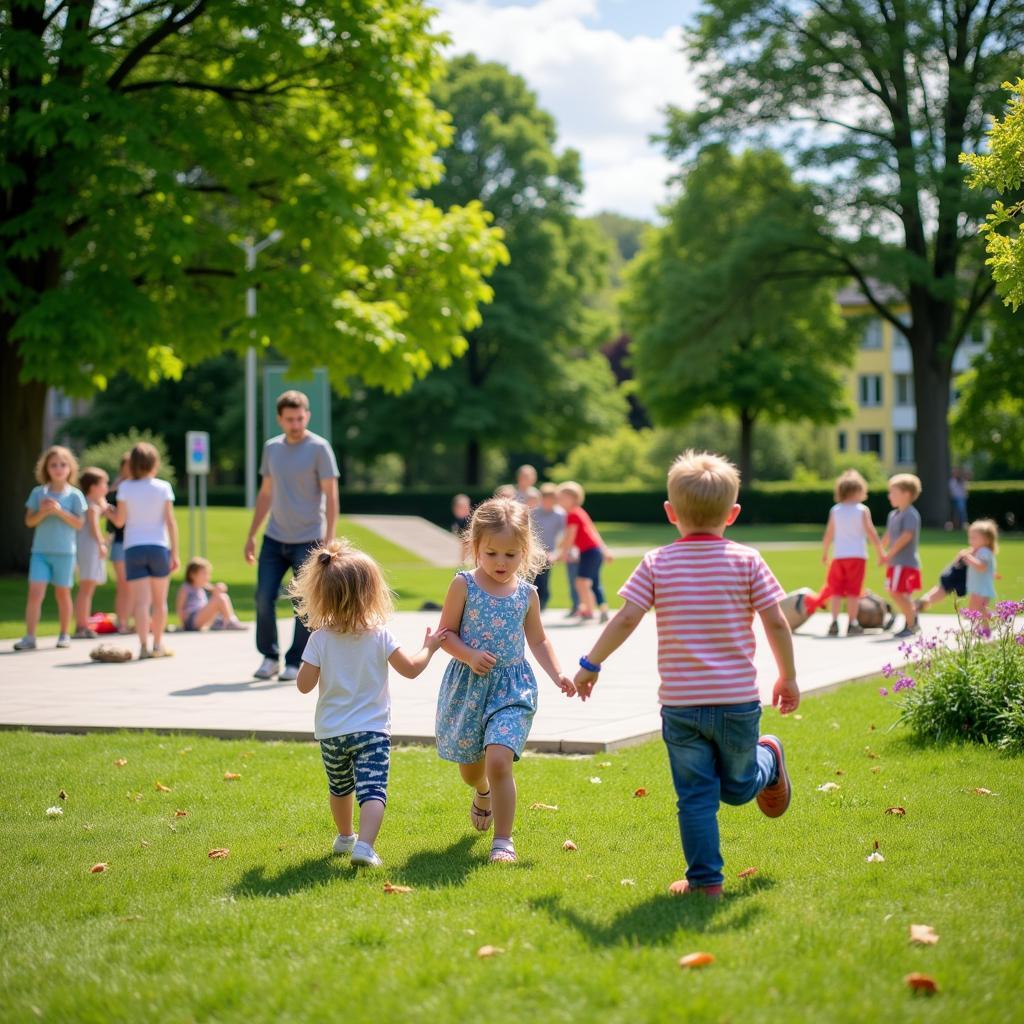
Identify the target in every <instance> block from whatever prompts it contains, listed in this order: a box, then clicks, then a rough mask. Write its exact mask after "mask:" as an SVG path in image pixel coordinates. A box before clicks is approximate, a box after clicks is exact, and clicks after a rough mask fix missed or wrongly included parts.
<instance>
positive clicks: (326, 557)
mask: <svg viewBox="0 0 1024 1024" xmlns="http://www.w3.org/2000/svg"><path fill="white" fill-rule="evenodd" d="M330 560H331V553H330V551H321V552H320V554H319V555H318V556H317V561H318V562H319V563H320V564H321V565H327V563H328V562H330Z"/></svg>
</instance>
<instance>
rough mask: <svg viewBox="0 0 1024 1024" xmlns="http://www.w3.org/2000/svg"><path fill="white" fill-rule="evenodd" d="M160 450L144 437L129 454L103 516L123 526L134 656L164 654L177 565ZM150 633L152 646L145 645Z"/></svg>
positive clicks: (175, 532) (171, 510)
mask: <svg viewBox="0 0 1024 1024" xmlns="http://www.w3.org/2000/svg"><path fill="white" fill-rule="evenodd" d="M159 469H160V454H159V453H158V452H157V450H156V448H154V447H153V446H152V445H151V444H147V443H146V442H145V441H143V442H140V443H139V444H137V445H136V446H135V447H134V448H133V449H132V450H131V452H130V453H129V455H128V471H129V473H130V479H128V480H124V481H122V482H121V483H120V484H119V485H118V488H117V507H116V508H112V509H110V510H109V511H108V513H107V518H108V519H109V520H110V521H111V522H112V523H113V524H114V525H115V526H118V527H122V526H123V527H124V570H125V577H126V578H127V580H128V585H129V587H130V588H131V592H132V604H133V607H134V612H135V632H136V633H137V634H138V637H139V660H140V661H141V660H142V659H144V658H166V657H169V656H170V655H171V654H172V653H173V652H172V651H170V650H168V648H166V647H165V646H164V642H163V639H164V629H165V628H166V627H167V589H168V587H169V586H170V577H171V573H173V572H174V571H175V569H177V568H178V526H177V523H176V522H175V521H174V491H173V490H172V488H171V485H170V484H169V483H168V482H167V481H166V480H157V479H156V474H157V470H159ZM151 632H152V636H153V646H152V648H150V646H149V637H150V633H151Z"/></svg>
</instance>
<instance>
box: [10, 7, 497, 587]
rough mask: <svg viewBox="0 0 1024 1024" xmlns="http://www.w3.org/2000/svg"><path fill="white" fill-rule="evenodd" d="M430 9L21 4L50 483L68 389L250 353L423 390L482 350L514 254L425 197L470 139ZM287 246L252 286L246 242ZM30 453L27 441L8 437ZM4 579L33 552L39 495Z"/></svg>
mask: <svg viewBox="0 0 1024 1024" xmlns="http://www.w3.org/2000/svg"><path fill="white" fill-rule="evenodd" d="M431 16H432V15H431V12H430V11H429V9H428V8H426V7H425V6H424V5H423V4H422V3H421V2H420V0H392V2H389V3H388V4H376V3H372V2H370V0H253V2H251V3H246V4H240V3H232V2H230V0H166V2H161V0H154V2H141V0H112V2H109V3H96V2H95V0H0V36H2V37H3V40H4V44H3V46H2V47H0V382H2V383H0V428H2V435H3V437H4V438H5V444H4V445H3V448H2V450H0V469H2V472H3V476H4V479H6V480H7V481H9V484H10V485H11V486H12V487H13V488H14V489H15V491H16V492H20V491H21V489H22V488H27V486H28V481H29V477H30V475H31V466H32V463H33V460H34V459H35V458H36V455H37V452H38V449H39V447H40V444H41V430H42V408H43V401H44V397H45V393H46V388H47V386H48V385H60V386H61V387H64V388H65V389H67V390H69V391H72V392H78V393H87V392H91V391H93V390H95V389H96V388H102V387H103V385H104V384H105V382H106V380H107V379H108V378H109V377H111V376H112V375H113V374H114V373H116V372H118V371H119V370H126V371H128V372H130V373H132V374H133V375H135V376H136V377H137V378H138V379H140V380H144V381H145V380H149V381H152V380H156V379H158V378H160V377H165V376H172V377H173V376H176V375H178V374H180V372H181V369H182V367H183V365H185V364H189V363H193V362H196V361H199V360H200V359H202V358H205V357H207V356H209V355H211V354H214V353H216V352H218V351H221V350H224V349H236V350H237V349H240V348H242V347H244V346H245V345H247V344H249V343H250V340H251V327H252V326H253V325H251V324H250V322H248V321H246V320H245V319H243V317H242V316H241V315H240V314H241V307H242V292H243V288H244V285H245V284H252V285H254V286H258V287H262V286H265V287H263V294H262V295H261V298H260V302H259V318H258V319H257V320H256V322H255V325H254V326H255V339H256V341H257V343H258V344H262V345H266V344H268V343H269V339H270V338H271V337H272V338H273V341H274V345H275V347H276V348H277V349H278V350H279V351H280V352H282V353H283V354H285V355H286V356H287V357H289V358H290V359H291V361H292V365H293V367H294V368H295V369H296V371H298V372H302V371H303V370H306V369H308V368H309V367H310V366H312V365H314V364H321V365H325V366H327V367H328V368H329V369H330V371H331V373H332V375H333V378H334V379H335V380H336V381H340V380H343V379H348V378H350V377H352V376H356V377H359V378H362V379H364V380H366V381H368V382H370V383H372V384H375V385H378V386H380V387H384V388H391V389H400V388H402V387H406V386H408V385H409V384H411V383H412V381H413V380H414V379H415V378H416V377H417V376H419V375H422V374H423V373H425V372H426V371H427V370H428V369H429V368H430V367H431V366H433V365H436V364H445V363H448V362H450V361H451V360H452V358H454V357H455V356H457V355H459V354H460V353H461V352H462V351H463V350H464V349H465V342H464V341H463V338H462V335H463V333H464V331H465V330H466V329H467V328H471V327H473V326H475V325H476V324H477V323H478V322H479V314H478V312H477V306H478V304H479V303H480V302H481V301H483V300H486V298H487V297H488V295H489V290H488V288H487V285H486V283H485V281H484V277H485V275H486V274H488V273H489V272H490V270H491V269H492V268H493V266H494V264H495V262H496V260H497V259H499V258H500V257H501V256H502V254H503V253H502V249H501V243H500V239H499V236H498V234H497V233H496V232H495V231H493V230H490V229H488V227H487V223H486V215H485V214H484V212H483V210H482V209H481V208H480V206H479V205H478V204H477V205H470V206H466V207H459V208H452V209H446V208H441V207H438V206H437V205H435V204H433V203H431V202H430V201H429V200H428V199H424V198H415V197H414V192H415V191H416V190H418V189H425V188H428V187H429V186H430V185H431V184H432V183H433V181H434V180H435V179H436V177H437V173H438V165H437V163H436V161H435V159H434V153H435V151H436V150H437V148H438V147H439V146H441V145H442V144H443V143H445V141H446V140H447V137H448V135H447V130H446V128H445V125H444V121H443V118H442V116H441V115H440V114H439V113H438V112H437V111H436V109H435V108H434V106H433V105H432V103H431V102H430V98H429V89H430V86H431V84H432V82H433V80H434V78H435V77H436V75H437V74H438V73H439V70H440V62H439V58H438V55H437V47H438V43H439V39H438V38H437V37H436V36H433V35H432V34H431V32H430V30H429V19H430V17H431ZM275 228H277V229H280V230H281V231H282V232H283V238H282V240H281V241H280V242H279V243H278V244H277V245H276V246H274V247H273V248H271V249H269V250H268V251H267V252H266V253H264V254H263V256H262V257H261V258H260V261H259V271H258V272H257V273H253V274H251V275H248V280H242V276H243V275H242V274H241V273H240V271H241V267H242V255H241V253H240V252H239V250H238V248H237V247H236V246H235V245H233V244H232V243H233V241H235V240H237V238H238V236H244V235H247V234H250V233H251V234H253V235H259V236H262V235H264V234H266V233H267V232H269V231H270V230H272V229H275ZM9 438H17V439H18V443H17V444H11V443H9V442H7V441H6V439H9ZM0 516H2V518H0V526H2V528H0V568H10V567H12V566H13V565H14V564H16V563H17V562H18V561H19V559H20V558H21V557H23V555H24V551H25V544H24V541H25V540H26V539H27V538H26V534H25V531H24V529H23V527H22V526H21V522H20V520H21V512H20V509H19V507H18V503H17V502H6V503H5V504H4V508H3V512H2V513H0Z"/></svg>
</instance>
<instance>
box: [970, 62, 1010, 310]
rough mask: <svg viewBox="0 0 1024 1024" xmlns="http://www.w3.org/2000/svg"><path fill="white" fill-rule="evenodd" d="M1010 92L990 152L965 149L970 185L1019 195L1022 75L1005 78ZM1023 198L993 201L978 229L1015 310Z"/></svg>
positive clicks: (990, 133)
mask: <svg viewBox="0 0 1024 1024" xmlns="http://www.w3.org/2000/svg"><path fill="white" fill-rule="evenodd" d="M1003 88H1004V89H1005V90H1006V91H1007V92H1009V93H1011V94H1012V95H1011V97H1010V100H1009V102H1008V104H1007V107H1006V114H1005V116H1004V117H1003V119H1002V120H1000V119H999V118H995V119H994V120H993V122H992V127H991V128H990V129H989V131H988V147H989V151H988V153H962V154H961V155H960V161H961V163H964V164H966V165H967V167H968V168H969V170H970V172H971V173H970V176H969V177H968V179H967V184H968V185H970V186H971V188H978V189H981V188H987V189H990V190H992V191H993V192H995V193H996V194H997V195H1000V196H1007V195H1011V196H1016V195H1019V194H1020V192H1021V190H1022V189H1024V78H1018V79H1017V81H1016V82H1015V83H1012V82H1003ZM1022 218H1024V201H1021V200H1017V199H1015V200H1012V201H1011V202H1010V205H1009V206H1007V205H1006V204H1005V203H1004V202H1003V200H1002V199H997V200H996V201H995V202H994V203H993V204H992V212H991V213H990V214H989V215H988V216H987V217H986V218H985V223H984V224H983V225H982V226H981V228H980V230H981V232H982V233H983V234H984V235H985V248H986V249H987V251H988V263H989V265H990V266H991V267H992V277H993V278H994V279H995V281H996V286H997V289H998V291H999V294H1000V295H1001V296H1002V297H1003V302H1005V303H1006V305H1008V306H1010V307H1011V308H1012V309H1013V311H1014V312H1016V311H1017V308H1018V307H1019V306H1021V305H1022V304H1024V236H1022V235H1021V230H1020V228H1021V223H1022Z"/></svg>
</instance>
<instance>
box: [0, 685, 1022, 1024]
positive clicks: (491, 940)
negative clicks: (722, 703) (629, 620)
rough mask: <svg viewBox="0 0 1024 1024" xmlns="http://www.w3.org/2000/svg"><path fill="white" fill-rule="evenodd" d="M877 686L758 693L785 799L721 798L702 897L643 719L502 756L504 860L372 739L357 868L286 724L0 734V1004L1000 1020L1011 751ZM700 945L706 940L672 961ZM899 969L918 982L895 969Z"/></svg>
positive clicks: (60, 1008) (209, 1010) (264, 1011)
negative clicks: (918, 936) (623, 738)
mask: <svg viewBox="0 0 1024 1024" xmlns="http://www.w3.org/2000/svg"><path fill="white" fill-rule="evenodd" d="M595 699H599V697H598V698H595ZM895 711H896V708H895V707H894V705H893V703H892V699H891V698H890V699H889V700H883V699H882V698H880V697H879V696H878V695H877V687H876V686H874V685H851V686H849V687H846V688H844V689H842V690H840V691H837V692H834V693H831V694H827V695H824V696H820V697H814V698H810V699H808V700H806V701H805V702H804V705H803V706H802V707H801V709H800V712H799V714H800V716H801V717H800V718H795V717H790V718H788V719H780V718H779V717H778V716H777V715H775V713H774V712H770V711H769V712H766V722H765V725H764V728H765V729H766V730H769V729H770V730H774V731H777V732H778V733H779V734H780V735H781V736H782V738H783V740H784V742H785V743H786V749H787V754H788V758H789V766H790V771H791V773H792V777H793V781H794V791H795V795H794V800H793V804H792V807H791V809H790V811H789V813H788V814H787V815H786V816H785V817H784V818H782V819H779V820H768V819H766V818H764V817H763V816H762V815H761V814H760V813H759V812H758V810H757V808H756V806H755V805H753V804H750V805H748V806H746V807H743V808H729V807H725V808H723V809H722V812H721V815H720V821H721V831H722V843H723V849H724V852H725V857H726V874H727V897H726V898H725V899H724V900H723V901H722V902H721V903H718V904H709V903H707V902H705V901H704V900H702V899H683V900H680V899H679V898H673V897H670V896H668V894H667V892H666V887H667V885H668V883H669V882H670V881H672V880H673V879H675V878H678V877H680V875H681V874H682V871H683V864H682V858H681V854H680V847H679V839H678V833H677V831H676V824H675V810H674V800H675V797H674V793H673V791H672V788H671V783H670V779H669V773H668V767H667V761H666V756H665V752H664V749H663V747H662V745H661V744H660V743H659V742H652V743H648V744H646V745H644V746H640V747H635V748H630V749H627V750H624V751H621V752H617V753H614V754H601V755H596V756H594V757H581V758H563V757H544V756H539V755H529V754H528V755H527V756H526V757H524V759H523V761H522V762H521V763H520V765H519V766H518V768H517V778H518V783H519V797H520V813H519V816H518V821H517V828H516V840H517V845H518V848H519V852H520V856H521V860H520V863H519V864H518V865H516V866H502V865H495V866H492V865H488V864H487V863H486V862H485V857H486V852H487V848H488V840H487V837H482V836H479V835H478V834H477V833H475V832H473V831H472V830H471V828H470V826H469V823H468V821H467V809H468V803H469V800H468V795H467V792H466V789H465V787H464V786H463V785H462V784H461V783H460V782H459V781H458V780H457V772H456V770H455V768H454V766H453V765H450V764H446V763H444V762H441V761H439V760H438V758H437V757H436V755H435V753H434V752H433V751H432V750H428V749H423V748H404V749H398V750H396V751H395V753H394V756H393V764H392V785H391V789H390V805H389V809H388V812H387V815H386V818H385V823H384V828H383V831H382V833H381V837H380V839H379V842H378V849H379V851H380V853H381V855H382V856H383V857H384V859H385V861H386V868H385V869H384V870H382V871H363V870H360V871H357V870H355V869H353V868H352V867H351V866H350V865H349V863H348V862H347V860H345V859H344V858H338V857H333V856H331V854H330V852H329V851H330V843H331V839H332V836H333V829H332V827H331V825H330V819H329V815H328V811H327V806H326V793H325V784H324V779H323V772H322V768H321V765H320V762H319V753H318V750H317V748H316V747H315V746H313V745H311V744H264V743H258V742H248V743H247V742H226V741H218V740H212V739H202V738H196V737H188V736H160V737H156V736H152V735H146V734H127V733H121V734H104V735H92V736H84V737H80V736H55V735H38V734H30V733H23V732H21V733H4V734H2V735H0V812H2V813H0V829H2V835H3V848H4V851H5V863H4V869H5V870H4V875H5V885H4V893H5V907H4V914H3V916H2V923H0V956H2V962H3V968H2V971H0V1020H3V1021H24V1020H32V1019H36V1018H37V1016H38V1018H39V1019H43V1020H56V1021H97V1022H100V1021H102V1022H117V1021H132V1022H134V1021H139V1020H161V1021H167V1022H177V1021H182V1022H185V1021H195V1020H216V1021H243V1022H246V1024H248V1022H260V1021H268V1022H270V1021H274V1022H277V1021H308V1020H317V1019H322V1020H334V1019H338V1015H339V1014H340V1013H342V1012H344V1016H345V1018H346V1019H356V1020H358V1019H361V1020H380V1021H388V1020H392V1021H410V1022H419V1021H423V1022H429V1024H443V1022H447V1021H466V1020H473V1019H478V1018H480V1017H482V1016H489V1015H490V1014H491V1013H496V1014H500V1015H514V1017H515V1018H516V1019H518V1020H527V1021H545V1022H546V1021H554V1022H562V1021H574V1022H575V1021H609V1022H618V1021H622V1022H631V1024H632V1022H635V1021H643V1022H662V1021H664V1022H668V1021H673V1022H674V1021H680V1020H687V1021H708V1022H712V1021H714V1022H718V1021H736V1022H739V1021H743V1022H755V1024H756V1022H762V1021H763V1022H772V1024H775V1022H779V1021H784V1022H790V1021H829V1022H846V1021H849V1022H851V1024H854V1022H855V1024H863V1022H864V1021H871V1020H878V1021H922V1022H928V1021H956V1022H962V1021H970V1022H971V1024H982V1022H989V1021H991V1022H999V1024H1003V1022H1006V1021H1011V1020H1019V1019H1020V1012H1021V1009H1020V1008H1021V999H1022V997H1024V947H1022V946H1021V942H1020V929H1021V924H1022V921H1024V895H1022V892H1021V887H1020V885H1019V874H1020V866H1019V865H1020V843H1021V837H1022V836H1024V772H1022V771H1021V768H1022V763H1021V760H1020V759H1010V758H1007V757H1004V756H1001V755H1000V754H998V753H997V752H995V751H993V750H991V749H986V748H981V747H951V748H945V749H939V750H935V749H922V748H919V747H916V746H915V745H914V744H912V743H911V742H910V741H909V740H908V739H907V737H906V736H905V735H904V734H902V733H901V732H890V731H888V730H887V728H886V727H887V726H888V724H889V723H890V722H891V721H892V719H893V718H894V717H895ZM118 758H125V759H126V760H127V765H125V766H124V767H122V768H118V767H116V766H115V764H114V762H115V759H118ZM226 771H233V772H237V773H239V774H240V776H241V778H240V779H239V780H237V781H233V782H228V781H225V780H224V773H225V772H226ZM840 773H841V774H840ZM596 778H600V780H601V781H600V783H599V784H598V783H595V782H594V781H593V779H596ZM157 782H160V783H161V784H162V785H164V786H167V787H169V788H170V792H161V791H158V790H157V788H156V783H157ZM826 782H835V783H836V784H838V786H839V787H840V788H839V789H838V790H836V791H834V792H819V791H818V790H817V787H818V786H819V785H821V784H823V783H826ZM639 787H644V788H645V789H646V790H647V793H648V795H647V796H646V798H642V799H640V798H636V797H635V796H634V791H635V790H636V789H637V788H639ZM977 787H984V788H986V789H989V790H991V791H992V792H993V793H994V794H995V795H992V796H980V795H976V794H975V793H974V792H973V791H974V790H975V789H976V788H977ZM61 789H64V790H65V791H66V793H67V799H66V801H62V800H60V799H59V798H58V792H59V791H60V790H61ZM535 802H543V803H546V804H551V805H557V807H558V810H557V811H545V810H531V809H530V805H531V804H532V803H535ZM51 805H60V806H62V807H63V809H64V814H63V816H62V817H60V818H57V819H48V818H47V817H46V814H45V811H46V808H47V807H49V806H51ZM893 806H899V807H902V808H904V809H905V811H906V814H905V816H895V815H890V814H886V809H887V808H889V807H893ZM178 810H181V811H184V812H186V814H185V815H184V816H176V811H178ZM566 839H572V840H573V841H574V842H575V843H576V845H577V846H578V850H577V852H565V851H563V849H562V844H563V843H564V841H565V840H566ZM876 842H877V844H878V848H879V850H880V851H881V853H882V854H883V856H884V858H885V860H884V862H882V863H869V862H868V861H867V860H866V857H867V856H868V854H870V853H871V852H872V850H873V848H874V846H875V844H876ZM216 847H225V848H228V849H229V850H230V854H229V856H228V858H227V859H226V860H211V859H209V857H208V852H209V851H210V850H211V849H213V848H216ZM98 862H103V863H107V864H108V865H109V869H108V870H107V871H106V872H105V873H102V874H92V873H90V870H89V869H90V867H91V866H92V865H93V864H95V863H98ZM751 867H752V868H756V869H757V871H756V874H754V875H753V876H752V877H750V878H747V879H743V880H741V879H738V878H737V874H738V873H739V872H740V871H741V870H743V869H746V868H751ZM627 880H628V881H627ZM385 881H391V882H393V883H396V884H400V885H408V886H411V887H412V890H413V891H412V892H411V893H409V894H407V895H387V894H385V892H384V889H383V886H384V883H385ZM911 924H927V925H930V926H931V927H932V928H934V930H935V931H936V932H937V933H938V935H939V936H940V940H939V942H938V944H937V945H934V946H925V947H919V946H914V945H912V944H911V943H910V942H909V928H910V925H911ZM484 945H492V946H496V947H499V948H500V949H501V950H502V951H503V952H501V953H499V954H498V955H496V956H494V957H492V958H490V959H480V958H478V956H477V950H479V949H480V947H482V946H484ZM697 951H702V952H709V953H711V954H712V955H713V956H714V957H715V962H714V963H713V964H712V965H711V966H709V967H707V968H705V969H703V970H701V971H684V970H681V969H680V968H679V967H678V966H677V961H678V959H679V957H681V956H683V955H684V954H688V953H692V952H697ZM912 971H919V972H923V973H925V974H928V975H930V976H932V977H934V978H935V979H936V980H937V982H938V984H939V987H940V991H939V993H938V994H937V995H935V996H933V997H930V998H928V997H920V996H915V995H913V994H912V993H911V992H910V991H909V990H908V989H907V988H906V986H905V985H904V983H903V977H904V975H906V974H907V973H909V972H912Z"/></svg>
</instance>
